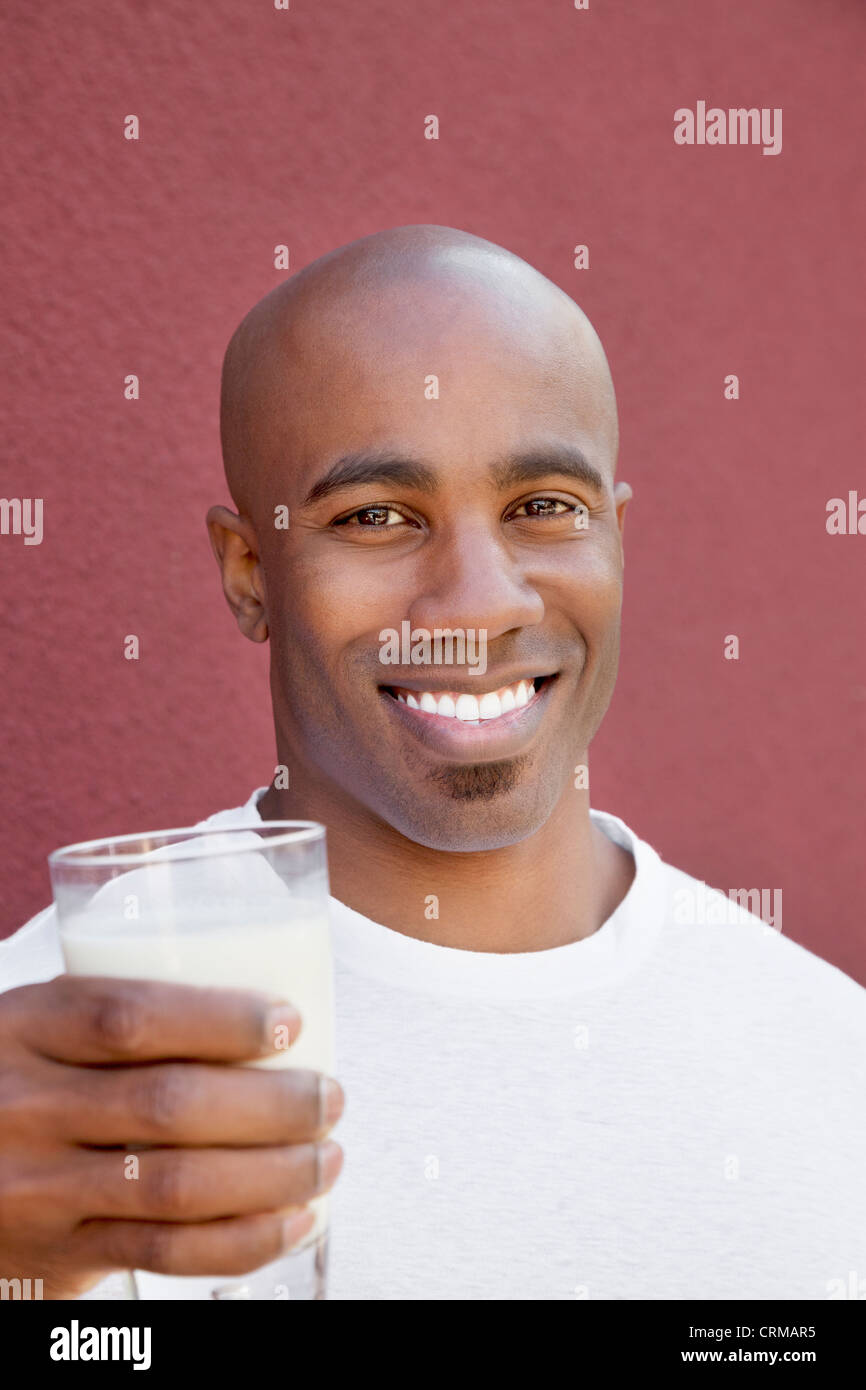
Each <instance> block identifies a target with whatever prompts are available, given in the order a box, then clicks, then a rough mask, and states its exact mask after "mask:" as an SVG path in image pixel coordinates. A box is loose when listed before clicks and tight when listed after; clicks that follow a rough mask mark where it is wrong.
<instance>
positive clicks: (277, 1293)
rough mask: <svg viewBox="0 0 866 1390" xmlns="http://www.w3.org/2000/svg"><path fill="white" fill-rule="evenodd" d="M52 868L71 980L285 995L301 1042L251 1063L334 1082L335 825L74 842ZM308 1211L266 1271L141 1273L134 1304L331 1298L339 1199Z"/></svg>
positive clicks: (127, 1168)
mask: <svg viewBox="0 0 866 1390" xmlns="http://www.w3.org/2000/svg"><path fill="white" fill-rule="evenodd" d="M48 863H49V869H50V873H51V882H52V887H53V890H54V900H55V903H56V905H57V913H58V921H59V928H60V942H61V946H62V950H63V957H64V960H65V963H66V969H67V972H68V973H69V974H70V975H106V976H114V977H118V976H121V977H125V978H129V979H146V980H170V981H173V982H176V983H179V984H189V985H216V986H225V987H229V988H233V989H257V990H264V991H266V992H267V993H268V994H270V995H277V996H280V997H283V998H285V999H287V1000H288V1001H289V1002H290V1003H292V1004H294V1006H295V1007H296V1008H297V1009H298V1011H299V1012H300V1014H301V1017H302V1020H303V1027H302V1029H301V1032H300V1034H299V1036H298V1038H297V1040H296V1041H295V1042H294V1043H293V1044H292V1045H291V1046H290V1047H287V1048H285V1049H283V1050H276V1051H275V1053H274V1056H273V1057H267V1058H265V1059H264V1060H263V1061H257V1062H252V1063H249V1064H248V1065H251V1066H258V1067H311V1068H313V1069H314V1070H315V1071H318V1072H322V1073H324V1074H325V1075H326V1076H333V1074H334V1048H335V1043H334V984H333V963H332V957H331V940H330V930H329V923H328V901H329V887H328V867H327V858H326V852H325V829H324V826H321V825H317V824H316V823H315V822H313V821H266V822H264V823H263V824H262V825H261V826H256V828H255V829H251V828H250V827H246V826H245V827H237V828H229V829H215V828H212V827H208V826H205V827H201V828H196V829H186V830H162V831H155V832H153V833H152V834H147V835H121V836H117V837H114V838H112V839H108V840H92V841H88V842H86V843H83V844H77V845H67V846H66V847H65V848H63V849H58V850H55V851H54V853H53V854H51V855H50V856H49V859H48ZM277 1047H278V1043H277ZM245 1065H246V1064H245ZM130 1152H131V1151H130ZM135 1152H136V1153H138V1152H141V1157H140V1159H139V1160H138V1162H139V1164H144V1163H146V1162H147V1154H146V1150H140V1149H136V1150H135ZM134 1172H135V1165H134V1164H133V1165H130V1164H129V1162H128V1157H127V1155H125V1154H124V1153H122V1152H120V1151H119V1152H118V1181H119V1182H123V1181H134V1180H135V1178H134V1176H126V1174H130V1173H134ZM309 1206H310V1210H311V1211H314V1212H315V1216H316V1221H315V1225H314V1226H313V1227H312V1229H311V1230H310V1232H309V1233H308V1234H307V1235H306V1236H305V1237H304V1238H303V1241H302V1242H301V1244H300V1245H299V1246H297V1247H296V1248H295V1249H294V1250H293V1251H291V1252H290V1253H288V1254H286V1255H284V1256H282V1257H281V1258H280V1259H279V1260H276V1261H275V1262H274V1263H273V1264H270V1265H267V1266H265V1267H264V1268H263V1269H259V1270H256V1271H255V1272H253V1273H251V1274H247V1275H242V1276H240V1277H231V1278H228V1279H219V1278H214V1277H206V1278H174V1277H168V1276H159V1277H158V1278H157V1277H156V1276H154V1275H149V1274H147V1273H144V1272H141V1273H137V1275H136V1276H135V1278H133V1279H132V1280H131V1281H130V1282H131V1286H132V1290H133V1292H132V1293H131V1295H130V1294H127V1295H126V1296H132V1297H144V1298H147V1297H153V1298H170V1299H174V1298H219V1299H292V1300H294V1299H322V1298H325V1296H326V1294H325V1276H326V1264H327V1249H328V1194H327V1193H326V1194H325V1195H324V1196H321V1197H318V1198H315V1199H314V1200H313V1201H311V1202H310V1204H309ZM136 1282H137V1285H138V1287H137V1288H136ZM94 1293H95V1291H94ZM111 1296H112V1294H111V1293H106V1294H105V1297H111ZM113 1296H115V1297H116V1296H118V1295H117V1294H114V1295H113ZM119 1296H121V1297H123V1296H124V1295H123V1293H121V1294H120V1295H119Z"/></svg>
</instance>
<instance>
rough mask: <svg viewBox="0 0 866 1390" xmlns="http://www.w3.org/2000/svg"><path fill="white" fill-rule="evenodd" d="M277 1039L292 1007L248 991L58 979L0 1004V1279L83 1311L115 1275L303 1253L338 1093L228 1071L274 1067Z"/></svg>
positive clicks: (325, 1171) (291, 1077)
mask: <svg viewBox="0 0 866 1390" xmlns="http://www.w3.org/2000/svg"><path fill="white" fill-rule="evenodd" d="M275 1008H276V1010H277V1013H276V1015H275V1014H273V1013H272V1012H271V1011H272V1010H274V1009H275ZM281 1024H285V1025H287V1026H288V1029H289V1033H288V1036H289V1037H290V1038H291V1040H292V1041H294V1040H295V1038H296V1037H297V1036H298V1033H299V1032H300V1029H301V1020H300V1017H299V1015H298V1014H297V1012H296V1011H295V1010H293V1009H291V1007H290V1006H287V1005H285V1004H282V1005H281V1004H280V1001H278V1000H273V999H269V998H268V997H267V996H266V995H262V994H256V993H252V992H248V991H241V990H228V989H200V988H194V987H191V986H187V985H171V984H158V983H154V982H149V981H142V980H115V979H103V978H96V977H74V978H73V977H71V976H67V975H61V976H58V978H57V979H55V980H51V981H49V982H48V983H47V984H38V985H25V986H24V987H23V988H21V989H13V990H9V991H8V992H7V993H5V994H0V1278H6V1279H13V1278H20V1279H26V1278H30V1279H42V1280H43V1291H44V1295H45V1297H46V1298H76V1297H77V1296H78V1295H79V1294H81V1293H83V1292H85V1290H86V1289H88V1288H90V1287H91V1286H92V1285H93V1284H95V1283H98V1282H99V1280H100V1279H102V1278H104V1277H105V1276H106V1275H107V1274H109V1273H110V1272H111V1271H113V1270H117V1269H147V1270H152V1271H154V1272H155V1273H157V1274H185V1275H209V1274H214V1275H233V1274H243V1273H246V1272H247V1271H249V1270H252V1269H256V1268H258V1267H259V1266H260V1265H264V1264H267V1263H269V1262H270V1261H271V1260H274V1259H276V1258H277V1257H278V1256H279V1255H280V1254H281V1253H282V1252H283V1251H285V1250H287V1249H289V1248H291V1247H292V1246H294V1245H296V1244H297V1243H298V1242H299V1241H300V1240H301V1239H302V1237H303V1236H304V1235H306V1233H307V1232H308V1231H309V1230H310V1228H311V1227H312V1225H313V1220H314V1217H313V1214H312V1213H311V1212H310V1211H308V1210H306V1209H305V1208H304V1204H305V1203H307V1202H309V1201H310V1199H311V1198H313V1197H315V1196H317V1195H318V1194H319V1193H321V1192H324V1191H326V1190H327V1189H328V1188H330V1187H331V1186H332V1184H333V1183H334V1182H335V1181H336V1179H337V1177H338V1175H339V1172H340V1169H341V1167H342V1162H343V1153H342V1150H341V1148H340V1146H339V1145H338V1144H336V1143H334V1142H333V1141H332V1140H328V1141H326V1142H324V1143H322V1142H321V1141H322V1140H323V1139H324V1137H325V1135H326V1134H327V1133H328V1131H329V1129H330V1128H331V1126H332V1125H333V1124H334V1123H335V1122H336V1120H337V1119H338V1118H339V1116H340V1114H341V1112H342V1109H343V1092H342V1090H341V1088H340V1087H339V1086H338V1085H337V1083H336V1082H334V1081H331V1080H329V1081H328V1082H327V1083H326V1081H325V1078H324V1077H321V1076H320V1074H319V1073H318V1072H315V1071H309V1070H306V1069H302V1068H292V1067H286V1068H283V1069H279V1070H278V1069H276V1068H274V1069H270V1068H259V1067H248V1066H247V1067H241V1066H230V1065H226V1064H227V1063H238V1062H252V1061H256V1060H262V1059H263V1058H264V1057H267V1056H269V1055H270V1056H273V1052H274V1035H275V1029H276V1028H278V1027H279V1026H280V1025H281ZM137 1145H146V1146H147V1147H146V1149H145V1150H144V1152H142V1153H140V1154H139V1155H138V1156H137V1165H136V1163H131V1162H130V1156H129V1155H128V1154H127V1153H126V1152H125V1149H126V1148H127V1147H128V1148H132V1149H135V1148H136V1146H137ZM136 1166H137V1168H138V1176H137V1177H133V1176H126V1174H127V1173H129V1172H130V1171H131V1170H132V1171H134V1169H135V1167H136Z"/></svg>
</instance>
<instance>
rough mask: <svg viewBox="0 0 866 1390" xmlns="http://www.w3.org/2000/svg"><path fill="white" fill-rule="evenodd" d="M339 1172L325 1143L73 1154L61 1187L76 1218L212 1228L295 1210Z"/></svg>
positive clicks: (332, 1146) (336, 1153) (335, 1154)
mask: <svg viewBox="0 0 866 1390" xmlns="http://www.w3.org/2000/svg"><path fill="white" fill-rule="evenodd" d="M342 1165H343V1150H342V1149H341V1148H340V1145H339V1144H337V1143H335V1142H334V1141H333V1140H332V1139H331V1140H327V1141H325V1142H324V1143H321V1144H293V1145H279V1146H272V1147H268V1148H255V1149H145V1151H144V1152H143V1153H141V1154H129V1153H123V1152H121V1151H120V1150H112V1151H111V1152H105V1151H99V1152H97V1151H94V1150H89V1151H86V1150H82V1149H79V1150H78V1151H77V1152H76V1153H75V1156H74V1158H73V1159H72V1161H71V1163H70V1164H69V1165H67V1168H66V1171H65V1174H64V1179H65V1181H66V1182H67V1183H68V1184H71V1186H72V1187H73V1188H74V1190H75V1194H76V1196H75V1200H76V1204H77V1210H78V1211H79V1212H80V1213H81V1215H82V1216H83V1217H86V1218H88V1219H92V1218H105V1219H107V1218H112V1217H115V1218H127V1219H130V1220H148V1221H175V1222H191V1221H211V1220H215V1219H216V1218H219V1217H231V1216H247V1215H253V1214H254V1213H256V1212H262V1211H274V1210H278V1209H280V1208H283V1207H300V1206H304V1205H305V1204H306V1203H307V1202H310V1201H312V1200H313V1198H314V1197H318V1196H321V1194H322V1193H323V1192H327V1191H328V1190H329V1189H330V1188H331V1187H333V1185H334V1183H335V1182H336V1180H337V1178H338V1176H339V1173H340V1170H341V1168H342Z"/></svg>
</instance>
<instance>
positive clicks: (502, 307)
mask: <svg viewBox="0 0 866 1390" xmlns="http://www.w3.org/2000/svg"><path fill="white" fill-rule="evenodd" d="M266 381H267V387H266V389H265V391H264V392H263V393H262V395H261V398H260V400H259V402H258V411H259V415H258V422H257V423H258V424H259V425H260V426H261V428H262V431H263V434H264V436H265V437H266V440H267V445H266V449H265V452H266V454H267V455H268V456H269V457H270V459H271V460H272V461H273V462H274V463H276V462H277V460H278V459H282V460H284V461H286V460H289V459H290V460H291V467H292V471H293V473H295V474H296V476H297V482H298V485H299V486H308V485H309V484H310V482H311V481H315V473H316V471H317V470H320V469H321V468H322V467H323V466H326V465H327V464H328V462H329V461H331V460H332V459H333V458H336V457H339V456H341V455H343V454H345V453H346V452H348V451H353V450H360V449H369V448H383V447H384V448H396V449H404V450H407V451H412V452H414V453H416V454H423V456H424V457H426V458H428V459H431V460H433V461H435V462H436V464H437V467H438V468H439V469H440V470H441V471H442V472H443V474H444V475H445V480H446V481H447V476H448V472H449V470H452V471H453V472H454V473H459V476H460V477H461V478H462V479H463V480H464V481H465V480H466V478H467V476H468V475H469V474H471V472H472V470H473V469H475V468H478V469H479V470H480V469H484V470H486V468H487V464H488V461H489V460H490V459H492V458H498V457H501V456H503V455H505V454H507V453H508V452H509V451H512V450H515V449H516V448H518V447H524V448H525V447H532V445H533V444H535V443H536V442H539V443H541V442H542V441H548V440H551V439H557V438H558V439H560V440H561V441H562V442H568V443H572V444H575V445H577V447H579V448H581V449H582V450H583V451H584V452H585V453H586V454H587V455H588V456H591V457H592V459H593V461H594V462H595V463H596V465H597V466H598V467H599V468H601V469H603V470H604V471H607V472H612V467H613V464H614V462H615V459H614V458H613V456H612V455H613V449H614V444H613V429H614V428H615V426H614V425H613V420H614V419H615V416H614V415H612V412H614V411H615V404H614V403H613V397H612V391H611V387H610V380H609V374H608V369H607V364H606V361H605V359H604V355H603V352H602V351H601V348H600V345H599V344H598V340H597V338H596V336H595V334H594V332H593V330H592V329H591V327H590V326H589V324H588V321H587V320H585V319H584V318H583V316H582V315H581V314H580V311H579V310H578V309H577V307H576V306H575V305H574V304H573V303H572V302H571V301H570V300H568V299H567V297H566V296H564V295H562V294H560V293H559V292H558V291H556V289H555V287H554V286H551V285H549V283H548V282H546V281H542V282H541V284H540V285H538V286H535V285H531V286H530V287H528V288H527V287H526V285H525V284H523V283H520V282H514V281H510V282H506V283H505V284H504V285H501V286H500V285H497V284H494V285H492V286H485V287H483V289H481V290H479V287H478V286H477V285H474V286H467V285H464V284H461V283H460V282H459V281H458V282H457V283H455V281H454V280H453V278H452V279H444V278H438V277H436V276H435V275H434V276H431V277H429V278H428V279H427V280H425V281H423V282H421V283H419V282H418V281H417V280H408V279H407V280H400V279H398V280H396V281H395V282H391V283H388V284H387V285H382V284H361V285H358V286H353V287H352V289H351V291H346V290H344V292H343V293H331V294H328V295H327V296H320V297H319V299H318V300H316V301H315V302H313V301H312V300H311V302H309V303H307V304H304V305H302V306H300V310H299V311H298V312H296V313H295V314H293V315H291V316H289V317H288V318H287V320H286V322H285V324H284V326H283V331H282V332H281V333H280V334H279V335H278V337H277V338H276V340H275V341H274V343H273V356H272V359H271V361H270V363H269V367H268V371H267V373H266ZM264 442H265V441H264V440H263V443H264Z"/></svg>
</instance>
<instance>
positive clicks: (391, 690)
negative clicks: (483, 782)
mask: <svg viewBox="0 0 866 1390" xmlns="http://www.w3.org/2000/svg"><path fill="white" fill-rule="evenodd" d="M550 679H551V677H549V676H527V677H525V678H524V679H522V680H519V681H515V682H513V683H512V684H511V685H503V686H500V687H499V688H498V689H497V690H487V691H479V693H478V694H477V695H470V694H468V693H467V692H465V691H457V690H410V689H408V687H406V686H401V685H391V686H385V687H383V688H384V690H385V692H386V694H388V695H390V696H391V698H392V699H393V700H396V701H397V703H398V704H403V705H405V706H406V708H407V709H410V710H414V711H416V712H417V714H418V715H419V716H420V717H424V718H434V719H448V720H454V719H456V720H459V721H460V722H461V723H462V724H475V725H477V724H487V723H491V722H492V721H495V720H498V719H501V718H503V716H504V715H507V714H512V713H513V712H514V711H515V710H522V709H525V708H526V707H527V706H528V705H531V704H532V703H533V702H534V700H535V699H536V698H537V696H538V694H539V691H540V690H541V689H542V688H543V686H544V685H545V684H546V683H547V682H548V681H549V680H550Z"/></svg>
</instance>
